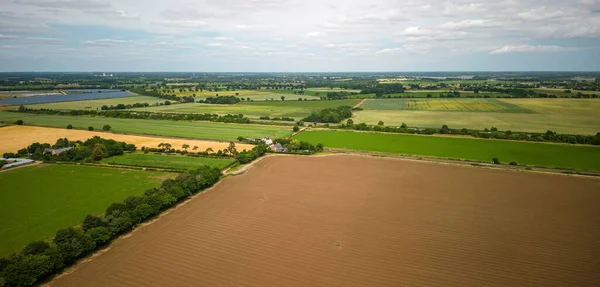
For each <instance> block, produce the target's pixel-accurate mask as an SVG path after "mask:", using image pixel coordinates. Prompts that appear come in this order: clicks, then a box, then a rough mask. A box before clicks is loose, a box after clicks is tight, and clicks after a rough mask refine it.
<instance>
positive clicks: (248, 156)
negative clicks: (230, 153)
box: [235, 137, 268, 164]
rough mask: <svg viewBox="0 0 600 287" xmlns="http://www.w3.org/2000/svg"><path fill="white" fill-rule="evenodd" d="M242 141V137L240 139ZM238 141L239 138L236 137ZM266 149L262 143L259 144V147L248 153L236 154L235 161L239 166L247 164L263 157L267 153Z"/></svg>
mask: <svg viewBox="0 0 600 287" xmlns="http://www.w3.org/2000/svg"><path fill="white" fill-rule="evenodd" d="M242 139H243V137H242ZM238 140H239V137H238ZM267 150H268V147H267V146H266V145H265V144H264V143H260V144H259V145H257V146H255V147H253V148H252V149H251V150H249V151H246V150H244V151H241V152H239V153H237V155H236V157H235V158H236V159H237V161H238V162H239V163H241V164H246V163H249V162H251V161H253V160H255V159H257V158H259V157H261V156H263V155H265V153H267Z"/></svg>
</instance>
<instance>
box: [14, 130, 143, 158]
mask: <svg viewBox="0 0 600 287" xmlns="http://www.w3.org/2000/svg"><path fill="white" fill-rule="evenodd" d="M69 147H72V149H70V150H67V151H63V152H62V153H60V154H58V155H52V153H51V152H47V153H46V154H44V150H46V149H61V148H69ZM135 149H136V147H135V145H134V144H128V143H126V142H118V141H115V140H111V139H103V138H101V137H98V136H95V137H93V138H90V139H88V140H86V141H84V142H82V141H69V140H68V139H67V138H60V139H58V140H57V141H56V143H55V144H54V145H50V144H49V143H38V142H36V143H32V144H31V145H30V146H28V147H26V148H23V149H20V150H19V151H17V153H16V154H15V153H5V154H4V155H3V157H5V158H11V157H20V158H24V157H28V158H31V159H33V160H41V161H45V162H54V161H63V162H92V161H99V160H101V159H103V158H108V157H111V156H116V155H122V154H123V153H124V152H125V151H135Z"/></svg>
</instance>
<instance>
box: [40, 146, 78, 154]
mask: <svg viewBox="0 0 600 287" xmlns="http://www.w3.org/2000/svg"><path fill="white" fill-rule="evenodd" d="M72 149H73V147H72V146H70V147H64V148H59V149H51V148H47V149H44V152H43V154H47V153H49V154H51V155H59V154H61V153H63V152H66V151H68V150H72Z"/></svg>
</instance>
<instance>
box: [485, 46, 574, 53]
mask: <svg viewBox="0 0 600 287" xmlns="http://www.w3.org/2000/svg"><path fill="white" fill-rule="evenodd" d="M577 50H581V48H578V47H563V46H546V45H537V46H534V45H517V46H504V47H501V48H498V49H495V50H493V51H491V52H490V54H507V53H529V52H564V51H577Z"/></svg>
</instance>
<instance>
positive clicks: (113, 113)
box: [19, 108, 250, 124]
mask: <svg viewBox="0 0 600 287" xmlns="http://www.w3.org/2000/svg"><path fill="white" fill-rule="evenodd" d="M19 112H24V113H32V114H45V115H59V116H100V117H106V118H120V119H146V120H172V121H211V122H223V123H238V124H249V123H250V119H248V118H246V117H244V115H242V114H239V115H229V114H228V115H222V116H220V115H217V114H171V113H152V112H140V111H122V110H108V111H95V110H91V111H90V110H72V111H59V110H50V109H29V108H26V109H24V110H23V111H19Z"/></svg>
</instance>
